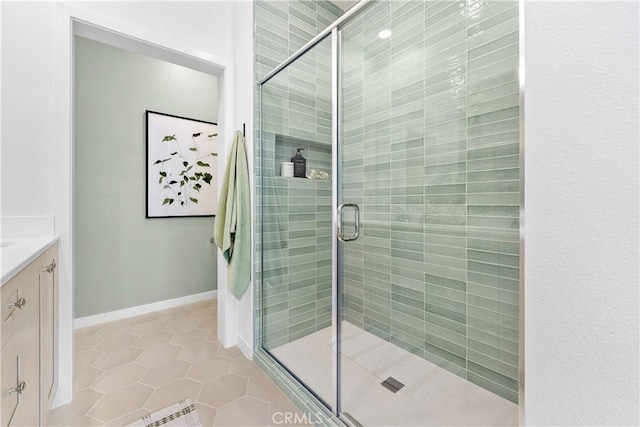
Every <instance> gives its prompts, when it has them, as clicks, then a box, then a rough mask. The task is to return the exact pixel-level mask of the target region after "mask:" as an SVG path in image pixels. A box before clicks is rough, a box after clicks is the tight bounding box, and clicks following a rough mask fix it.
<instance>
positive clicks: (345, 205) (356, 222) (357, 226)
mask: <svg viewBox="0 0 640 427" xmlns="http://www.w3.org/2000/svg"><path fill="white" fill-rule="evenodd" d="M344 208H353V213H354V228H355V230H354V234H353V235H352V236H345V235H344V234H342V210H343V209H344ZM359 236H360V208H359V207H358V205H356V204H355V203H343V204H341V205H340V206H338V239H340V240H342V241H343V242H352V241H354V240H356V239H357V238H358V237H359Z"/></svg>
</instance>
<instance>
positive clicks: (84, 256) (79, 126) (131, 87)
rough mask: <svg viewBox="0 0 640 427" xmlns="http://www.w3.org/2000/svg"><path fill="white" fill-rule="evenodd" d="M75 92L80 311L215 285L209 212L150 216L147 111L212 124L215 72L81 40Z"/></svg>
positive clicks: (77, 314)
mask: <svg viewBox="0 0 640 427" xmlns="http://www.w3.org/2000/svg"><path fill="white" fill-rule="evenodd" d="M74 90H75V116H74V132H75V140H74V143H75V149H74V162H73V165H74V272H73V273H74V278H75V282H74V284H75V290H74V300H75V303H74V306H75V317H76V318H79V317H85V316H91V315H95V314H99V313H105V312H109V311H113V310H119V309H124V308H128V307H134V306H138V305H143V304H149V303H154V302H158V301H163V300H167V299H172V298H178V297H183V296H187V295H193V294H197V293H201V292H206V291H211V290H214V289H216V288H217V284H216V274H217V272H216V261H215V247H214V245H212V244H210V242H209V238H210V237H211V236H212V235H213V218H212V217H204V218H168V219H164V218H157V219H146V218H145V203H146V199H145V197H146V195H145V186H146V183H145V176H146V175H145V174H146V170H145V162H146V161H145V156H146V154H145V150H146V140H145V110H153V111H158V112H163V113H168V114H173V115H177V116H182V117H190V118H195V119H200V120H205V121H213V122H216V121H217V120H216V119H217V109H218V100H217V79H216V77H214V76H211V75H208V74H204V73H201V72H198V71H194V70H191V69H188V68H184V67H181V66H178V65H175V64H172V63H168V62H164V61H161V60H158V59H155V58H150V57H147V56H144V55H141V54H137V53H132V52H129V51H126V50H122V49H119V48H116V47H113V46H109V45H106V44H103V43H99V42H96V41H93V40H89V39H86V38H82V37H76V38H75V87H74ZM42 137H46V136H42Z"/></svg>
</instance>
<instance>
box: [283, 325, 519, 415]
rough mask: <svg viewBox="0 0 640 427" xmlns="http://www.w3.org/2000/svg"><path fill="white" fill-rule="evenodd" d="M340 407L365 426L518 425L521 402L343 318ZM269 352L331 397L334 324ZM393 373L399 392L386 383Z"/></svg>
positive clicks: (318, 390)
mask: <svg viewBox="0 0 640 427" xmlns="http://www.w3.org/2000/svg"><path fill="white" fill-rule="evenodd" d="M342 332H343V333H342V354H343V357H342V378H341V384H342V409H343V411H347V412H348V413H349V415H350V417H351V418H353V419H355V420H357V422H358V424H361V425H363V426H432V425H434V426H435V425H437V426H444V425H447V426H453V425H465V426H479V425H483V426H486V425H491V426H514V425H518V406H517V405H516V404H514V403H512V402H510V401H508V400H506V399H503V398H502V397H500V396H498V395H495V394H493V393H491V392H489V391H487V390H485V389H483V388H481V387H479V386H477V385H475V384H473V383H471V382H469V381H466V380H465V379H463V378H461V377H459V376H457V375H455V374H453V373H451V372H449V371H447V370H445V369H443V368H441V367H439V366H437V365H435V364H433V363H431V362H429V361H427V360H425V359H423V358H421V357H419V356H416V355H414V354H411V353H409V352H408V351H406V350H403V349H401V348H399V347H397V346H395V345H393V344H391V343H389V342H387V341H385V340H383V339H381V338H379V337H377V336H376V335H373V334H371V333H369V332H367V331H364V330H362V329H360V328H358V327H356V326H354V325H353V324H351V323H349V322H343V323H342ZM271 352H272V353H273V354H274V355H275V356H276V357H277V358H278V359H279V360H280V361H281V362H283V363H284V364H285V365H286V366H287V367H288V368H289V369H290V370H291V371H292V372H294V373H295V374H296V375H297V376H298V377H299V378H300V379H302V380H303V381H304V382H305V383H306V384H307V385H309V386H310V387H313V391H314V392H315V393H317V394H318V395H319V396H320V397H322V398H324V399H326V400H327V401H330V399H329V398H330V396H331V390H332V381H331V376H330V375H327V373H330V372H331V328H330V327H329V328H325V329H322V330H320V331H318V332H315V333H313V334H310V335H307V336H305V337H303V338H300V339H297V340H295V341H292V342H290V343H287V344H284V345H282V346H280V347H278V348H276V349H271ZM389 377H392V378H393V379H395V380H396V381H398V382H399V383H402V384H403V385H404V386H403V387H401V388H400V389H399V390H396V392H393V391H392V390H390V389H388V388H385V386H383V385H382V383H383V382H384V381H385V380H387V379H388V378H389Z"/></svg>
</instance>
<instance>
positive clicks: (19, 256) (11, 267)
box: [0, 236, 58, 286]
mask: <svg viewBox="0 0 640 427" xmlns="http://www.w3.org/2000/svg"><path fill="white" fill-rule="evenodd" d="M57 241H58V236H42V237H23V238H6V239H4V238H3V239H2V247H1V248H0V253H1V254H2V264H1V268H2V286H4V285H5V283H7V282H8V281H9V280H11V279H12V278H13V276H15V275H16V274H18V273H19V272H20V271H21V270H22V269H24V268H25V267H26V266H27V265H29V264H30V263H31V262H33V261H34V260H35V259H36V258H38V257H39V256H40V255H42V254H43V253H44V252H45V251H46V250H47V249H49V248H50V247H51V246H53V244H54V243H56V242H57Z"/></svg>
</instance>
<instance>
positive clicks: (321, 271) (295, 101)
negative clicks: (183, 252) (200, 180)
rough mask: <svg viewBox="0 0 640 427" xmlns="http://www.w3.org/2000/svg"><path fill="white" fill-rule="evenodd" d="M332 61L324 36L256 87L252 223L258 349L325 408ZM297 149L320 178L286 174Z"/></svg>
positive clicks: (329, 387)
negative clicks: (257, 266) (255, 243)
mask: <svg viewBox="0 0 640 427" xmlns="http://www.w3.org/2000/svg"><path fill="white" fill-rule="evenodd" d="M331 64H332V57H331V39H330V37H328V38H326V39H324V40H322V41H320V42H319V43H318V44H317V45H315V46H314V47H313V48H311V49H310V50H308V51H306V52H305V53H304V54H302V55H301V56H300V57H299V58H297V59H296V60H295V61H294V62H292V63H291V64H289V65H288V66H287V67H286V68H284V69H282V70H281V71H279V72H278V73H277V74H275V75H274V76H273V77H272V78H270V79H269V80H268V81H266V82H264V83H263V84H262V85H261V92H260V97H261V99H260V102H261V117H260V119H261V120H260V125H261V153H260V162H261V165H260V166H259V167H258V170H257V173H258V179H260V185H259V192H260V194H259V195H258V196H259V197H258V200H259V209H258V212H259V215H260V218H259V220H258V221H256V223H257V224H258V225H259V227H261V228H260V230H259V233H258V236H259V239H260V242H259V243H258V245H259V248H258V253H260V254H261V260H260V262H261V268H260V270H259V271H260V272H261V275H262V276H261V281H262V286H261V300H260V301H261V310H262V321H261V335H262V347H263V348H264V349H265V350H266V351H267V352H269V354H271V356H273V357H274V358H276V359H277V360H278V362H280V364H282V366H284V367H285V368H286V369H287V370H288V371H289V372H290V373H291V374H292V375H294V376H295V377H296V378H297V379H298V380H299V381H301V382H302V383H303V384H304V385H305V386H306V387H307V388H308V389H309V390H310V391H311V392H312V393H314V394H315V395H316V396H317V397H319V398H320V399H321V400H322V401H324V402H325V403H326V404H327V406H332V405H333V402H334V393H333V379H332V378H333V377H332V372H333V363H332V350H331V336H332V335H331V322H332V317H331V315H332V267H331V260H332V255H331V254H332V227H331V223H332V218H331V215H332V208H331V205H332V198H331V181H330V178H331V176H332V175H333V174H332V171H331V155H332V154H331V153H332V136H331V132H332V119H331V108H332V88H331ZM298 149H301V153H302V155H303V156H304V157H305V158H306V169H307V171H306V174H310V173H311V172H312V171H316V172H315V174H316V175H315V177H316V178H317V177H321V178H322V179H307V178H306V176H305V177H292V176H290V175H289V176H286V175H287V173H286V171H285V170H286V166H284V167H283V163H287V162H290V161H291V158H292V157H293V156H294V155H295V154H296V152H297V151H298ZM283 171H284V172H283ZM325 174H326V175H325Z"/></svg>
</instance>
